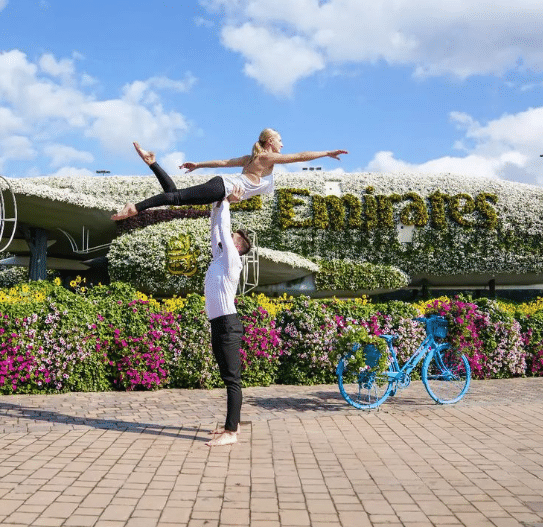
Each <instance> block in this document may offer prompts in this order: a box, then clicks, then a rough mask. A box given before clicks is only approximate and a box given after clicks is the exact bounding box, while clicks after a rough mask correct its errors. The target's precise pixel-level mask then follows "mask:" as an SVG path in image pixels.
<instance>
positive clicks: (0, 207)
mask: <svg viewBox="0 0 543 527" xmlns="http://www.w3.org/2000/svg"><path fill="white" fill-rule="evenodd" d="M0 180H2V181H5V182H6V185H7V189H5V190H4V189H0V240H2V236H3V235H4V229H5V224H6V223H13V227H12V230H11V236H10V237H9V240H8V241H7V243H6V244H5V245H4V246H3V247H0V252H4V251H5V250H6V249H7V248H8V247H9V246H10V244H11V241H12V240H13V237H14V236H15V229H16V228H17V201H16V200H15V194H14V192H13V189H12V188H11V185H10V184H9V181H8V180H7V179H6V178H5V177H3V176H0ZM8 190H9V193H10V194H11V200H12V201H13V210H14V212H13V213H14V216H13V218H6V201H5V198H4V192H6V191H8ZM0 245H1V242H0Z"/></svg>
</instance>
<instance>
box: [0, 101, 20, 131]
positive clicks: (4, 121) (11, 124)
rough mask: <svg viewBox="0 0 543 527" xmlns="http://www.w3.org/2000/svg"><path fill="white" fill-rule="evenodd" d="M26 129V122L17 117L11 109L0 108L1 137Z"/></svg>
mask: <svg viewBox="0 0 543 527" xmlns="http://www.w3.org/2000/svg"><path fill="white" fill-rule="evenodd" d="M24 129H25V125H24V121H23V119H21V118H20V117H18V116H17V115H15V114H14V113H13V112H12V111H11V110H10V109H9V108H2V107H0V137H1V136H4V135H7V134H10V133H13V132H21V131H23V130H24Z"/></svg>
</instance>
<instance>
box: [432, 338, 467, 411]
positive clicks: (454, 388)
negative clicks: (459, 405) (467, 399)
mask: <svg viewBox="0 0 543 527" xmlns="http://www.w3.org/2000/svg"><path fill="white" fill-rule="evenodd" d="M470 380H471V368H470V366H469V362H468V359H467V358H466V356H465V355H462V354H461V353H460V352H459V351H458V350H456V349H455V348H451V346H450V345H449V344H443V345H441V346H440V347H439V348H437V349H436V350H435V351H434V353H433V354H432V353H430V354H428V356H427V357H426V358H425V359H424V364H423V366H422V382H423V383H424V387H425V388H426V391H427V392H428V394H429V395H430V397H431V398H432V399H433V400H434V401H435V402H436V403H439V404H452V403H456V402H457V401H459V400H460V399H462V397H464V395H465V394H466V392H467V391H468V388H469V383H470Z"/></svg>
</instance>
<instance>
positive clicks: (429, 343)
mask: <svg viewBox="0 0 543 527" xmlns="http://www.w3.org/2000/svg"><path fill="white" fill-rule="evenodd" d="M379 336H380V337H381V338H382V339H385V340H386V343H387V348H388V352H389V353H390V355H391V357H392V369H393V370H395V375H391V374H390V373H389V374H388V378H389V380H390V381H393V382H395V383H396V384H397V383H398V382H399V381H400V380H402V378H403V377H404V376H405V375H409V374H410V373H411V372H412V371H413V370H414V369H415V368H416V367H417V365H418V364H419V362H420V361H421V360H422V359H424V357H426V355H427V354H428V353H432V354H433V353H434V352H435V350H436V348H437V347H438V346H442V345H443V344H437V343H436V341H435V339H434V338H433V336H432V335H427V336H426V338H425V339H424V340H423V341H422V342H421V344H420V346H419V347H418V348H417V350H416V351H415V353H413V355H411V357H409V360H408V361H407V362H406V363H405V364H404V365H403V366H402V367H401V368H400V365H399V363H398V357H397V355H396V350H395V348H394V346H393V345H392V341H393V340H395V339H396V338H397V337H396V336H395V335H379Z"/></svg>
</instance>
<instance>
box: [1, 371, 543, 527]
mask: <svg viewBox="0 0 543 527" xmlns="http://www.w3.org/2000/svg"><path fill="white" fill-rule="evenodd" d="M244 396H245V399H244V409H243V410H244V411H243V417H242V418H243V420H244V424H243V425H242V434H241V441H240V443H238V444H237V445H234V446H228V447H220V448H215V449H209V448H208V447H207V446H205V444H204V443H205V441H206V440H207V439H208V437H209V436H208V432H209V431H210V430H211V429H212V428H215V427H216V426H217V423H218V422H219V423H220V422H222V421H223V418H224V417H223V416H224V409H225V397H224V391H223V390H212V391H201V390H164V391H160V392H152V393H142V392H140V393H92V394H67V395H54V396H46V397H44V396H10V397H0V525H1V526H17V527H21V526H24V527H28V526H43V527H57V526H73V527H87V526H89V527H124V526H127V527H139V526H142V527H158V526H160V527H173V526H190V527H197V526H206V527H215V526H219V525H221V526H223V525H224V526H239V527H245V526H251V527H280V526H281V527H291V526H292V527H295V526H314V527H317V526H322V527H325V526H326V527H329V526H330V527H339V526H342V527H365V526H383V527H384V526H387V527H389V526H412V527H425V526H436V527H448V526H460V525H465V526H469V527H478V526H493V527H509V526H523V527H543V379H513V380H501V381H479V382H472V387H471V389H470V392H469V394H468V395H467V396H466V398H465V399H464V400H463V401H461V402H460V403H459V404H457V405H454V406H451V407H441V406H436V405H434V404H433V402H432V401H431V399H430V398H429V397H428V395H427V394H426V393H425V391H424V389H423V387H422V386H421V384H420V383H417V382H415V383H413V384H412V386H410V387H409V388H408V389H407V390H405V391H404V392H402V393H401V394H400V395H399V396H398V397H395V398H391V399H389V400H388V401H387V402H386V403H385V404H384V405H383V406H382V407H381V409H380V410H379V411H373V412H370V413H367V412H360V411H357V410H354V409H352V408H351V407H350V406H348V405H347V404H346V403H345V402H344V401H343V399H341V397H340V396H339V392H338V390H337V387H336V386H316V387H292V386H273V387H270V388H251V389H246V390H245V391H244Z"/></svg>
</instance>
